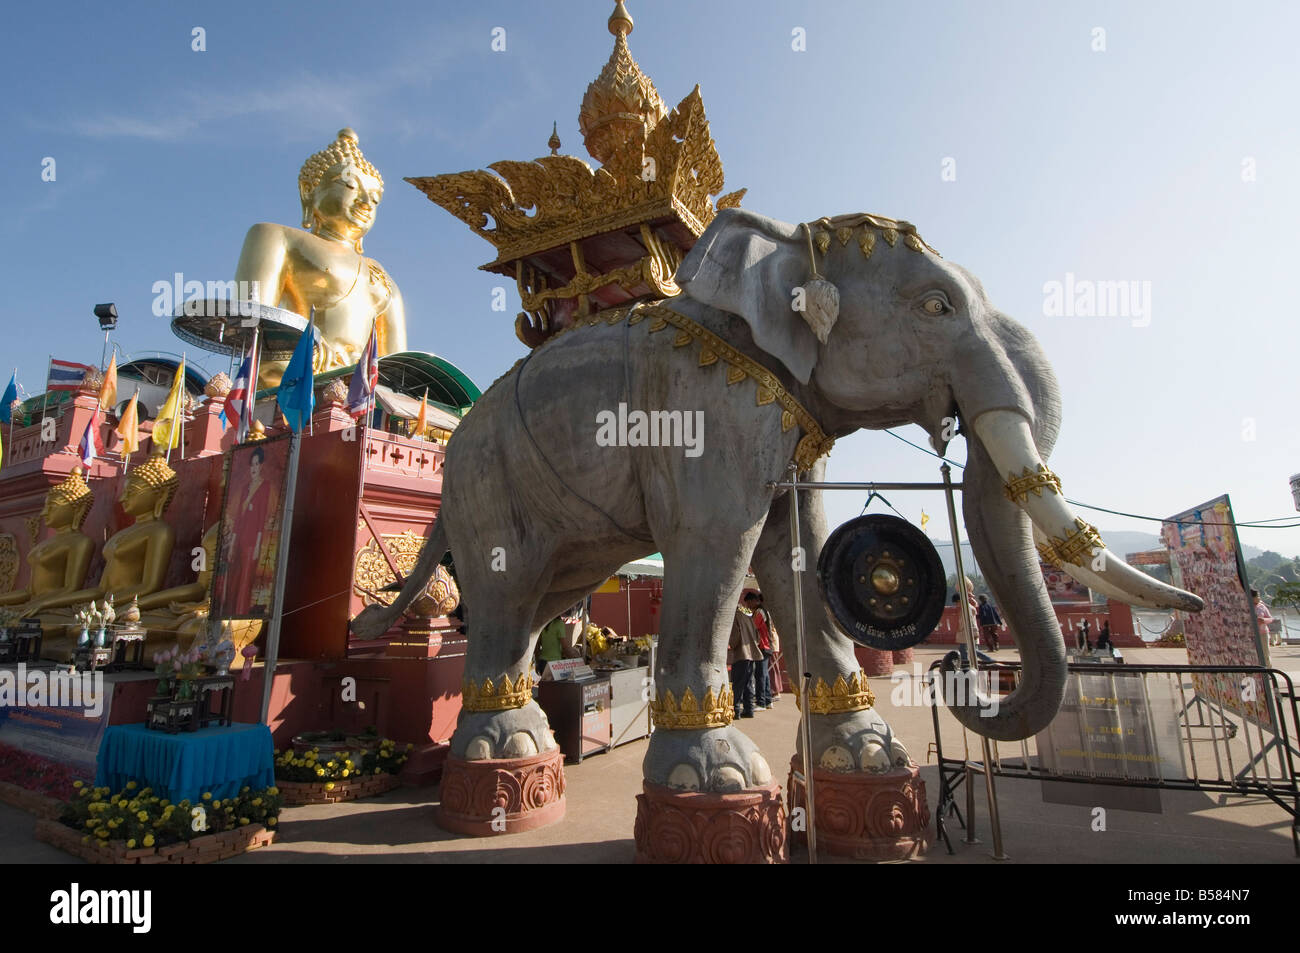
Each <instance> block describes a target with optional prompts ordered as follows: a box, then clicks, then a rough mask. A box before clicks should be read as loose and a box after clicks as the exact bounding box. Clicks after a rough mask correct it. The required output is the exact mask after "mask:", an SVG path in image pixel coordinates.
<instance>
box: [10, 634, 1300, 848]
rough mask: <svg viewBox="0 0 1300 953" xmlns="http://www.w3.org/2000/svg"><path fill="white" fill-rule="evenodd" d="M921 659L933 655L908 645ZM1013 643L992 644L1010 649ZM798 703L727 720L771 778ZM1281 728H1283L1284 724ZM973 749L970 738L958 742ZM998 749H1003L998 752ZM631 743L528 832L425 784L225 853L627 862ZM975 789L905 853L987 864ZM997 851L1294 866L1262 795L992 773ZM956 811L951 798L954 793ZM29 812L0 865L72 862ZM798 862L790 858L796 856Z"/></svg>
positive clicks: (327, 810) (955, 731) (304, 821)
mask: <svg viewBox="0 0 1300 953" xmlns="http://www.w3.org/2000/svg"><path fill="white" fill-rule="evenodd" d="M917 654H918V662H919V664H920V665H921V666H922V670H924V668H925V667H926V666H928V665H929V664H930V662H931V661H932V660H933V659H934V658H936V657H938V655H939V654H940V653H939V652H938V651H937V650H933V649H928V648H927V649H923V650H921V651H919V652H918V653H917ZM1013 654H1014V653H1011V652H1003V653H1000V655H1002V656H1003V657H1006V658H1011V657H1013ZM1128 658H1129V660H1130V661H1131V662H1134V663H1138V662H1142V661H1147V662H1155V661H1165V662H1173V663H1178V662H1185V660H1186V655H1185V653H1183V652H1181V651H1175V650H1155V649H1144V650H1134V651H1130V653H1129V654H1128ZM1273 660H1274V664H1275V665H1276V666H1277V667H1278V668H1281V669H1282V670H1284V671H1288V672H1292V671H1294V672H1296V675H1293V678H1297V681H1300V648H1296V647H1287V648H1284V649H1280V650H1279V649H1274V656H1273ZM872 687H873V691H874V692H875V694H876V700H877V707H878V708H879V709H880V711H881V713H882V714H883V715H884V717H885V718H886V719H887V720H888V721H889V722H890V723H891V724H892V725H893V726H894V729H895V731H896V732H897V733H898V734H899V735H900V736H901V737H902V739H903V740H904V742H905V743H906V744H907V745H908V747H909V749H910V751H911V752H912V756H913V758H914V759H915V760H917V761H918V762H921V763H922V765H923V767H922V776H923V777H924V779H925V782H926V786H927V789H928V792H929V800H930V806H931V808H932V809H933V808H934V807H935V805H936V802H937V798H938V783H939V782H938V772H937V770H936V768H935V767H934V765H933V764H932V763H931V764H926V763H925V761H926V748H927V746H928V744H929V742H930V741H932V740H933V730H932V727H931V717H930V709H929V708H927V707H916V706H912V705H906V706H899V705H896V704H895V703H894V702H895V699H894V698H891V695H910V694H911V693H910V692H906V693H904V692H897V691H895V689H896V688H897V685H895V684H891V682H890V680H889V679H884V678H882V679H873V686H872ZM939 715H940V725H941V726H942V731H943V735H944V745H945V750H946V751H947V752H948V753H949V754H950V755H951V754H952V753H953V752H960V751H961V750H962V733H961V730H960V727H959V726H958V725H957V723H956V721H955V720H954V719H953V718H952V717H951V715H949V714H948V713H947V712H946V711H940V713H939ZM797 719H798V713H797V711H796V709H795V706H794V704H793V700H792V698H791V697H790V696H785V697H784V698H783V699H782V700H781V701H780V702H779V703H778V704H777V705H776V706H775V708H774V709H773V710H772V711H769V712H759V713H758V716H757V717H756V718H754V719H753V720H746V721H744V722H741V724H742V726H743V728H744V730H745V731H746V733H747V734H749V735H750V737H752V738H753V739H754V740H755V741H756V742H758V744H759V745H760V747H761V748H762V750H763V752H764V754H765V755H766V756H767V757H768V759H769V761H770V762H771V764H772V768H773V772H774V773H775V774H777V775H778V776H779V777H781V778H782V779H783V778H784V777H785V774H786V768H787V767H788V765H789V761H790V756H791V755H792V754H793V752H794V738H795V730H796V724H797ZM1293 737H1294V735H1293ZM971 746H972V751H973V752H974V753H978V750H979V748H978V741H976V740H974V739H972V740H971ZM1013 747H1018V746H1005V747H1004V748H1003V755H1004V757H1005V756H1006V755H1008V754H1010V753H1012V748H1013ZM644 752H645V742H644V741H639V742H633V743H630V744H627V745H624V746H622V747H621V748H618V749H616V750H614V751H613V752H610V753H608V754H602V755H596V756H594V757H591V758H588V759H587V760H585V761H584V762H583V763H582V764H580V765H568V766H566V768H565V771H566V777H567V783H568V814H567V816H566V817H565V819H564V820H563V821H562V822H560V823H558V824H554V825H551V826H550V827H547V828H544V829H542V830H538V831H531V832H528V833H525V834H518V835H513V836H510V837H501V838H495V839H478V838H463V837H458V836H454V835H451V834H447V833H446V832H444V831H442V830H441V829H439V828H438V827H437V826H436V824H435V823H434V821H433V806H434V805H435V804H436V803H437V799H438V790H437V788H432V787H431V788H419V789H417V788H399V789H398V790H396V791H393V792H391V793H389V794H387V795H385V796H383V797H379V798H371V799H367V800H364V801H354V802H351V803H348V804H340V805H331V806H313V807H295V808H288V809H286V810H285V812H284V814H283V815H282V818H281V825H280V830H281V834H280V840H279V842H278V843H276V844H275V845H274V846H273V847H271V848H269V849H264V850H259V851H255V852H253V853H251V854H247V855H244V856H242V857H238V858H234V859H232V860H229V861H226V862H225V863H229V864H237V863H249V864H257V863H335V864H347V863H367V862H377V861H383V862H388V863H413V862H419V863H514V862H530V863H569V862H582V863H630V862H631V860H632V856H633V847H632V825H633V820H634V818H635V816H636V802H635V795H636V793H637V792H638V791H639V790H640V785H641V759H642V756H643V755H644ZM979 784H980V786H979V787H978V788H977V793H978V795H979V796H978V798H977V800H976V814H977V827H978V831H977V833H978V835H979V836H980V837H981V839H982V840H983V841H984V843H982V844H976V845H970V846H968V845H965V844H964V843H962V841H961V837H962V832H961V831H960V829H959V828H957V827H956V825H953V826H952V828H950V836H952V838H953V842H954V843H953V846H954V848H955V850H956V853H955V855H951V856H950V855H949V854H948V853H947V851H946V850H945V849H944V847H943V845H942V842H940V843H939V844H938V845H936V846H934V847H932V848H931V850H930V851H929V853H928V854H926V855H925V856H924V857H923V858H921V859H919V860H916V861H912V863H924V864H954V863H957V864H970V863H995V861H993V860H992V858H991V856H990V854H991V846H990V843H989V828H988V812H987V809H986V806H985V800H984V790H983V786H982V781H981V782H979ZM997 789H998V799H999V804H1000V807H1001V813H1002V830H1003V837H1004V848H1005V850H1006V852H1007V854H1008V855H1009V857H1010V861H1011V862H1012V863H1017V862H1019V863H1153V862H1157V863H1167V864H1206V863H1295V862H1296V861H1295V858H1294V855H1293V853H1292V849H1291V835H1290V818H1289V816H1288V815H1287V814H1286V812H1285V811H1283V810H1282V809H1281V808H1280V807H1278V806H1277V805H1276V804H1274V803H1273V802H1272V801H1270V800H1268V799H1267V798H1262V797H1260V798H1242V797H1237V796H1233V797H1227V798H1221V797H1220V796H1218V795H1206V794H1199V793H1189V792H1169V791H1166V792H1161V798H1162V806H1163V813H1161V814H1145V813H1136V812H1131V811H1118V810H1111V811H1109V812H1108V816H1107V830H1106V831H1104V832H1097V831H1093V830H1092V811H1091V809H1090V808H1089V807H1086V806H1081V807H1073V806H1066V805H1060V804H1048V803H1044V801H1043V799H1042V794H1041V785H1040V784H1039V783H1038V782H1036V781H1024V780H1012V779H999V781H998V786H997ZM962 809H963V810H964V801H963V803H962ZM32 824H33V821H32V819H31V817H30V816H29V815H27V814H25V813H23V812H21V811H17V810H15V809H12V808H9V807H7V806H5V805H0V863H76V862H79V861H73V860H72V859H71V858H69V857H68V856H67V855H66V854H64V853H63V852H61V851H59V850H56V849H55V848H53V847H50V846H48V845H46V844H42V843H39V842H37V841H36V840H35V839H34V838H33V837H32V836H31V828H32ZM797 859H798V860H802V859H803V858H797Z"/></svg>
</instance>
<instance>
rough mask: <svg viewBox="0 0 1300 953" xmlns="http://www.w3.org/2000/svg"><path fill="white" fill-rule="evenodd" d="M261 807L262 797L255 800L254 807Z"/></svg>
mask: <svg viewBox="0 0 1300 953" xmlns="http://www.w3.org/2000/svg"><path fill="white" fill-rule="evenodd" d="M261 806H262V799H261V798H260V797H255V798H253V807H261Z"/></svg>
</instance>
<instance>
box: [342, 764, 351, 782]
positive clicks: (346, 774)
mask: <svg viewBox="0 0 1300 953" xmlns="http://www.w3.org/2000/svg"><path fill="white" fill-rule="evenodd" d="M351 763H352V762H351V761H349V762H348V764H351ZM348 773H349V772H348V769H347V768H344V769H343V777H345V778H346V777H347V776H348Z"/></svg>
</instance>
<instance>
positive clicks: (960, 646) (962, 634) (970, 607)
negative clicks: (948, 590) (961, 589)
mask: <svg viewBox="0 0 1300 953" xmlns="http://www.w3.org/2000/svg"><path fill="white" fill-rule="evenodd" d="M966 591H967V592H968V593H969V592H970V590H969V589H967V590H966ZM952 604H953V605H954V606H956V607H957V608H958V610H959V611H958V615H957V651H958V652H960V653H961V664H962V665H969V664H970V663H969V661H968V660H967V655H966V629H965V628H964V627H963V623H962V621H961V615H960V609H961V608H962V604H961V593H957V592H954V593H953V594H952ZM965 608H966V618H967V620H968V621H969V622H970V630H971V633H972V634H975V635H977V636H978V633H979V626H978V624H977V623H976V621H975V598H974V597H973V596H972V597H970V598H969V599H968V600H967V602H966V606H965Z"/></svg>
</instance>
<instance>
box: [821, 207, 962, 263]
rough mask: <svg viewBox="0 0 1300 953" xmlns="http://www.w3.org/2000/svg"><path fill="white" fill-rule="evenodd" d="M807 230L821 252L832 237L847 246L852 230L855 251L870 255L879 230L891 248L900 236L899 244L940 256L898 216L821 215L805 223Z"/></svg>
mask: <svg viewBox="0 0 1300 953" xmlns="http://www.w3.org/2000/svg"><path fill="white" fill-rule="evenodd" d="M808 229H809V230H810V231H811V232H812V240H813V244H814V245H816V246H817V250H818V251H819V252H821V253H822V254H823V255H825V254H826V253H827V252H828V251H829V250H830V247H831V237H832V236H834V238H835V240H836V241H838V242H839V243H840V244H841V245H847V244H848V243H849V239H851V238H852V237H853V234H854V232H855V231H856V232H857V236H858V242H857V244H858V251H860V252H862V257H863V258H870V257H871V253H872V252H873V251H875V249H876V233H877V232H879V233H880V237H881V238H883V239H884V240H885V243H886V244H887V245H889V247H891V248H892V247H894V245H895V243H897V241H898V239H899V238H900V237H901V238H902V239H903V244H904V245H905V246H906V247H907V248H910V249H912V251H916V252H919V251H928V252H930V254H932V255H935V256H936V257H939V258H942V257H943V256H942V255H940V254H939V253H938V252H937V251H935V250H934V249H933V248H931V247H930V246H929V245H927V244H926V243H925V241H924V239H922V238H921V236H920V235H919V234H918V233H917V231H916V226H915V225H913V224H912V223H911V222H904V221H903V220H902V219H896V218H885V217H884V216H883V215H871V214H870V213H868V212H854V213H852V214H849V215H836V216H834V217H833V218H826V217H822V218H819V219H817V221H815V222H809V223H808Z"/></svg>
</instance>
